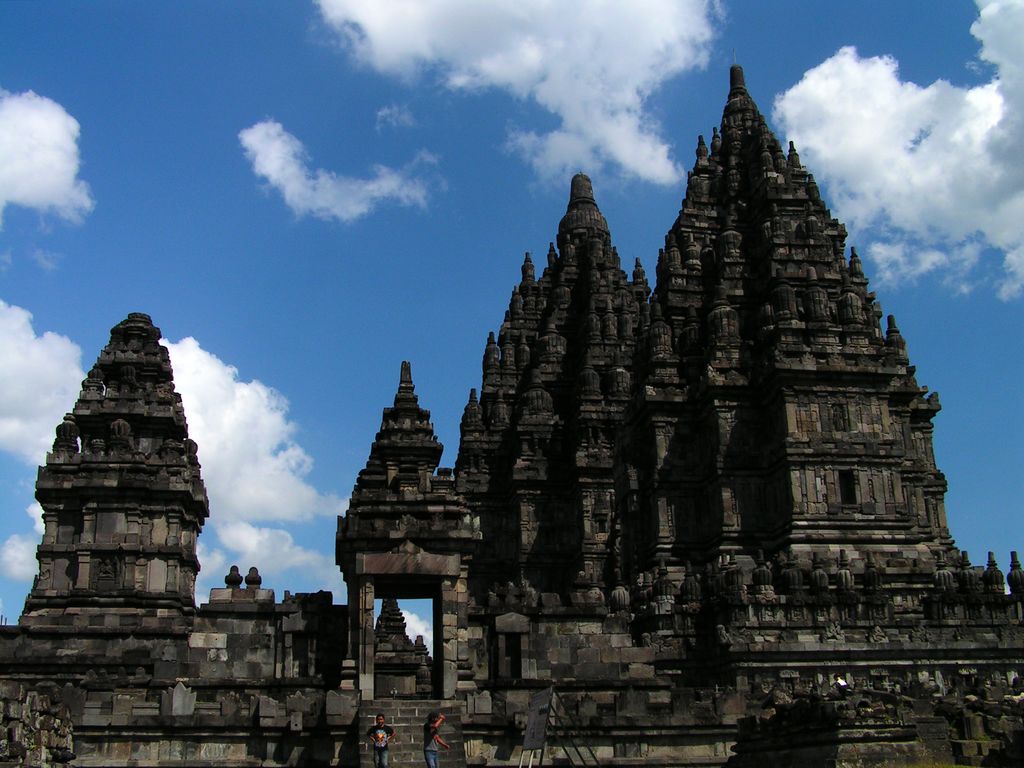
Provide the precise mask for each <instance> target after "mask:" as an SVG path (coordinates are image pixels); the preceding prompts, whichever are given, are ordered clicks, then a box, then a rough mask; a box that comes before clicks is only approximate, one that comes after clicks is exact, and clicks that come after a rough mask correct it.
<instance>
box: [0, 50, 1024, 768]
mask: <svg viewBox="0 0 1024 768" xmlns="http://www.w3.org/2000/svg"><path fill="white" fill-rule="evenodd" d="M845 239H846V231H845V228H844V226H843V225H842V224H841V223H840V222H839V221H837V220H836V219H835V218H833V217H832V215H831V213H830V211H829V210H828V208H827V207H826V205H825V203H824V201H823V200H822V198H821V196H820V194H819V191H818V187H817V185H816V183H815V181H814V177H813V175H812V174H811V173H810V172H809V171H808V169H807V168H805V167H804V166H803V165H802V164H801V161H800V157H799V155H798V154H797V151H796V149H795V148H794V147H793V145H792V144H790V145H789V147H788V149H787V148H785V147H783V146H782V144H780V142H779V141H778V140H777V138H776V137H775V136H774V135H773V134H772V132H771V130H770V129H769V128H768V126H767V124H766V122H765V120H764V118H763V117H762V116H761V114H760V113H759V111H758V109H757V107H756V105H755V103H754V101H753V100H752V98H751V97H750V95H749V93H748V91H747V89H746V86H745V83H744V77H743V72H742V70H741V69H740V68H739V67H738V66H734V67H733V68H732V70H731V72H730V89H729V94H728V99H727V103H726V106H725V110H724V114H723V117H722V122H721V126H720V128H716V129H715V130H714V132H713V135H712V137H711V139H710V141H708V142H706V141H705V139H704V137H700V138H699V139H698V141H697V148H696V161H695V163H694V166H693V169H692V171H691V172H690V173H689V177H688V180H687V185H686V192H685V197H684V199H683V201H682V208H681V210H680V211H679V214H678V216H677V217H676V218H675V220H674V221H673V222H672V223H671V226H670V228H669V229H668V232H667V234H666V235H665V246H664V248H663V249H662V250H661V251H660V252H659V254H658V260H657V269H656V274H655V275H653V280H652V279H649V277H648V276H647V275H646V274H645V272H644V269H643V267H642V266H641V265H640V262H639V261H637V262H636V264H635V266H631V267H630V268H629V270H628V271H627V269H626V268H624V266H623V265H622V264H621V262H620V259H619V256H618V253H617V252H616V249H615V246H614V241H613V238H612V235H611V230H610V227H609V224H608V222H607V221H606V220H605V217H604V216H603V215H602V213H601V211H600V209H599V207H598V204H597V201H596V198H595V195H594V190H593V188H592V185H591V182H590V180H589V179H588V178H587V177H586V176H584V175H582V174H578V175H577V176H575V177H574V178H573V179H572V182H571V189H570V195H569V203H568V208H567V210H566V212H565V215H564V216H563V217H562V219H561V221H560V222H559V224H558V230H557V236H556V239H555V242H553V243H552V244H551V246H550V248H549V250H548V252H547V254H546V255H545V256H544V257H543V258H540V259H537V260H536V261H535V260H534V259H533V258H532V257H531V256H530V255H527V256H526V259H525V260H524V262H523V264H522V279H521V281H520V282H519V283H518V285H516V286H514V287H513V288H512V293H511V298H510V301H509V306H508V310H507V312H506V313H505V316H504V320H503V322H502V323H501V326H500V329H499V330H498V331H497V332H496V333H492V334H491V335H490V336H489V337H488V339H487V342H486V346H485V348H484V352H483V363H482V380H481V382H480V385H479V387H477V388H474V389H472V390H470V393H469V398H468V402H467V404H466V407H465V411H464V413H463V417H462V422H461V443H460V446H459V452H458V458H457V460H456V463H455V467H454V468H453V469H449V468H442V467H439V466H438V463H439V461H440V458H441V453H442V446H441V445H440V443H439V442H438V440H437V438H436V436H435V434H434V429H433V425H432V424H431V421H430V413H429V411H427V410H425V409H424V408H423V407H421V404H420V403H419V400H418V397H417V395H416V392H415V387H414V383H413V377H412V369H411V367H410V365H409V364H408V363H403V365H402V369H401V371H400V374H399V382H398V388H397V392H396V394H395V397H394V402H393V405H391V406H390V407H387V408H385V409H384V412H383V417H382V422H381V428H380V431H379V432H378V433H377V435H376V438H375V439H374V440H373V442H372V445H371V447H370V452H369V458H368V460H367V462H366V467H365V468H364V469H363V470H362V471H361V472H360V473H359V475H358V477H357V479H356V483H355V488H354V490H353V493H352V497H351V503H350V507H349V510H348V512H347V514H346V515H345V516H344V517H341V518H339V520H338V533H337V540H336V556H337V563H338V566H339V567H340V569H341V571H342V574H343V575H344V578H345V582H346V585H347V589H348V604H347V605H339V604H335V603H334V602H333V600H332V596H331V595H330V594H329V593H326V592H320V593H316V594H295V595H292V594H289V593H287V592H286V593H285V595H284V597H283V599H282V600H280V601H279V600H278V599H277V597H276V596H275V594H274V592H273V591H272V590H269V589H265V588H263V585H262V581H261V577H260V575H259V573H258V570H257V569H256V568H250V569H249V570H248V573H247V574H245V575H243V573H242V572H241V571H239V569H238V568H235V567H232V569H231V572H230V573H228V574H227V576H226V577H225V586H224V587H222V588H217V589H214V590H212V592H211V593H210V595H209V596H205V595H200V596H196V595H195V594H194V591H195V590H194V585H195V579H196V575H197V573H198V571H199V568H200V563H199V560H198V558H197V556H196V542H197V539H198V537H199V535H200V533H201V530H202V527H203V524H204V522H205V520H206V519H207V517H208V515H209V514H210V513H211V510H210V509H209V505H208V502H207V498H206V492H205V489H204V486H203V481H202V477H201V466H200V463H199V460H200V458H201V456H202V446H196V444H195V443H194V442H193V441H191V440H190V439H189V437H188V430H187V426H186V420H185V414H184V411H183V409H182V405H181V398H180V397H179V395H178V394H177V393H176V392H175V389H174V383H173V374H172V370H171V366H170V361H169V358H168V354H167V351H166V349H165V348H164V347H163V346H161V345H160V343H159V340H160V332H159V329H157V328H156V327H155V326H154V325H153V323H152V321H151V320H150V318H149V317H148V316H146V315H144V314H141V313H139V314H132V315H129V317H128V318H127V319H125V320H124V321H122V322H121V323H119V324H118V325H116V326H115V327H114V328H113V330H112V332H111V338H110V343H109V344H108V345H107V346H106V348H105V349H104V350H103V351H102V352H101V353H100V356H99V358H98V359H97V361H96V364H95V366H94V367H93V368H92V370H91V371H90V372H89V374H88V377H87V378H86V379H85V381H84V382H83V384H82V391H81V394H80V395H79V398H78V401H77V402H76V403H75V404H74V406H73V409H72V410H71V411H70V412H69V413H68V414H67V416H65V417H64V420H63V422H62V423H61V424H60V425H59V426H58V427H57V431H56V439H55V440H54V444H53V450H52V452H50V453H49V454H48V455H47V457H46V464H45V465H44V466H43V467H41V468H40V470H39V478H38V483H37V491H36V493H37V498H38V500H39V502H40V504H41V505H42V507H43V511H44V521H45V533H44V534H43V538H42V542H41V543H40V546H39V549H38V553H37V559H38V562H39V572H38V575H37V577H36V578H35V581H34V583H33V585H32V589H31V592H30V593H29V595H28V598H27V600H26V603H25V608H24V612H23V613H22V615H21V617H20V619H19V622H18V624H17V625H16V626H10V627H3V628H0V662H2V665H0V670H2V672H0V696H2V698H3V700H4V706H3V709H2V713H3V715H2V716H3V728H4V730H0V765H5V764H7V763H5V762H4V761H9V762H10V764H17V765H22V764H27V765H51V764H68V763H70V764H73V765H81V766H154V767H155V766H159V767H161V768H162V767H165V766H182V767H184V766H198V765H203V766H225V767H226V766H297V765H306V766H340V765H345V766H355V765H369V764H370V759H371V756H370V755H369V753H368V751H367V748H366V745H365V743H363V742H364V741H365V739H364V738H363V734H364V732H365V730H366V728H367V727H369V724H370V722H371V718H372V716H373V715H374V714H376V713H377V712H378V711H381V712H384V713H386V715H387V717H388V720H389V721H390V722H392V723H395V724H396V725H397V728H398V730H399V732H404V733H405V734H406V739H405V741H404V742H403V741H399V742H398V743H396V744H395V746H394V747H393V748H392V749H393V751H394V754H393V755H392V762H393V763H394V764H396V765H399V764H401V765H405V764H406V763H408V764H415V763H416V762H417V761H419V760H422V757H421V755H420V754H419V748H420V747H419V744H418V742H416V736H415V735H414V734H416V733H418V730H417V729H418V728H419V725H420V724H421V723H422V722H423V719H424V717H425V716H426V713H427V712H429V711H443V712H445V713H447V714H448V722H447V723H446V725H445V732H444V735H445V738H446V739H447V740H448V741H450V742H451V743H452V752H451V754H450V755H446V756H445V757H444V758H443V761H444V762H445V764H446V765H448V766H457V765H513V764H518V763H519V760H520V757H521V750H520V746H521V744H522V738H523V729H524V726H525V725H526V719H527V711H528V708H529V701H530V697H531V695H533V694H534V693H536V692H538V691H540V690H542V689H545V688H547V687H548V686H553V687H554V690H555V696H554V700H553V704H552V707H551V714H550V719H549V725H548V732H547V733H548V738H547V749H546V752H545V759H547V760H548V761H549V762H552V761H553V762H556V763H559V764H562V765H590V766H594V765H603V766H633V765H636V766H639V765H645V766H646V765H655V766H665V767H666V768H669V767H670V766H684V765H702V766H725V765H728V766H730V767H731V768H736V767H737V766H738V767H740V768H743V767H744V766H754V765H756V766H759V768H776V767H778V768H782V767H783V766H797V765H820V766H826V765H832V766H843V765H848V766H853V765H857V766H875V765H877V766H883V765H899V764H906V765H919V764H928V765H953V764H964V765H1019V764H1021V761H1024V721H1022V712H1024V688H1022V685H1021V679H1020V678H1021V676H1022V675H1024V627H1022V619H1024V605H1022V603H1024V570H1022V568H1021V565H1020V562H1019V561H1018V558H1017V556H1016V553H1012V555H1011V556H1010V559H1009V560H1008V561H1004V562H1005V564H1006V566H1007V569H1006V571H1005V572H1004V571H1003V570H1001V569H1000V566H999V564H998V562H997V559H996V557H994V556H993V555H992V554H991V553H990V554H989V556H988V559H987V562H986V563H985V564H983V565H973V564H972V563H971V562H970V560H969V558H968V555H967V553H966V552H961V551H959V550H958V549H957V548H956V547H955V545H954V541H953V538H952V536H951V534H950V531H949V529H948V527H947V522H946V513H945V509H944V506H943V497H944V493H945V490H946V480H945V477H944V476H943V475H942V473H941V472H940V471H939V470H938V468H937V467H936V465H935V459H934V455H933V452H932V429H933V418H934V416H935V415H936V414H937V413H938V411H939V409H940V404H939V398H938V395H937V394H935V393H928V392H927V390H926V389H925V388H923V387H921V386H920V385H919V384H918V383H917V380H916V378H915V369H914V366H913V365H911V363H910V358H909V357H908V349H907V342H906V341H905V340H904V338H903V337H902V335H901V334H900V330H899V328H898V326H897V324H896V321H895V319H894V318H893V317H892V316H889V317H888V318H886V319H884V320H883V313H882V310H881V308H880V306H879V303H878V302H877V300H876V298H875V294H874V293H873V292H872V291H871V290H870V288H869V284H868V279H867V277H866V276H865V273H864V271H863V267H862V264H861V262H860V259H859V258H858V256H857V253H856V251H855V250H853V249H850V250H849V251H848V250H847V246H846V242H845ZM212 513H213V514H216V509H214V510H212ZM410 598H415V599H425V600H429V601H430V603H431V605H432V610H433V632H434V637H433V638H432V640H433V642H432V646H431V650H430V651H429V652H428V650H427V646H426V644H425V643H424V640H423V638H410V637H409V636H408V634H407V629H406V626H405V620H404V618H403V617H402V614H401V612H400V610H399V609H398V603H397V602H396V601H400V600H403V599H410ZM197 600H198V601H199V602H201V604H197ZM377 601H382V605H383V608H382V610H381V611H380V612H379V615H375V611H374V605H375V602H377ZM4 734H6V736H5V735H4Z"/></svg>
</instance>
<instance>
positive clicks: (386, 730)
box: [366, 712, 395, 768]
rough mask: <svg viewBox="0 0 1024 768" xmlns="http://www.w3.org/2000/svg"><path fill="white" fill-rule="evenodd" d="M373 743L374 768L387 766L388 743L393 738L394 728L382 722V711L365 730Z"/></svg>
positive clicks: (386, 767)
mask: <svg viewBox="0 0 1024 768" xmlns="http://www.w3.org/2000/svg"><path fill="white" fill-rule="evenodd" d="M366 735H367V737H368V738H369V739H370V743H371V744H373V766H374V768H388V744H390V743H391V740H392V739H393V738H395V729H394V728H392V727H391V726H390V725H385V723H384V713H383V712H381V713H378V715H377V722H376V723H375V724H374V725H373V727H371V728H370V730H368V731H367V732H366Z"/></svg>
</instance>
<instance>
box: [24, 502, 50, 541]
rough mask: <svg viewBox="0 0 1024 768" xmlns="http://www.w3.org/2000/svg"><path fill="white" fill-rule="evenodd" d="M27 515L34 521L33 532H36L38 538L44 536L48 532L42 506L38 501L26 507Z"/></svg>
mask: <svg viewBox="0 0 1024 768" xmlns="http://www.w3.org/2000/svg"><path fill="white" fill-rule="evenodd" d="M25 514H26V515H28V518H29V520H31V521H32V530H33V531H35V533H36V535H37V536H42V535H43V534H44V533H45V532H46V526H45V525H44V524H43V507H42V505H41V504H40V503H39V502H38V501H33V502H32V503H31V504H29V505H28V506H27V507H25Z"/></svg>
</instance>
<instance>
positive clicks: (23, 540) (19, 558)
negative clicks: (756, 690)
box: [0, 533, 39, 581]
mask: <svg viewBox="0 0 1024 768" xmlns="http://www.w3.org/2000/svg"><path fill="white" fill-rule="evenodd" d="M38 546H39V537H38V536H23V535H21V534H17V533H15V534H13V535H11V536H8V537H7V540H6V541H4V543H3V544H0V573H2V574H3V575H4V576H6V577H7V578H9V579H16V580H17V581H29V580H31V579H32V577H33V576H35V575H36V573H37V572H38V570H39V566H38V564H37V563H36V547H38Z"/></svg>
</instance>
